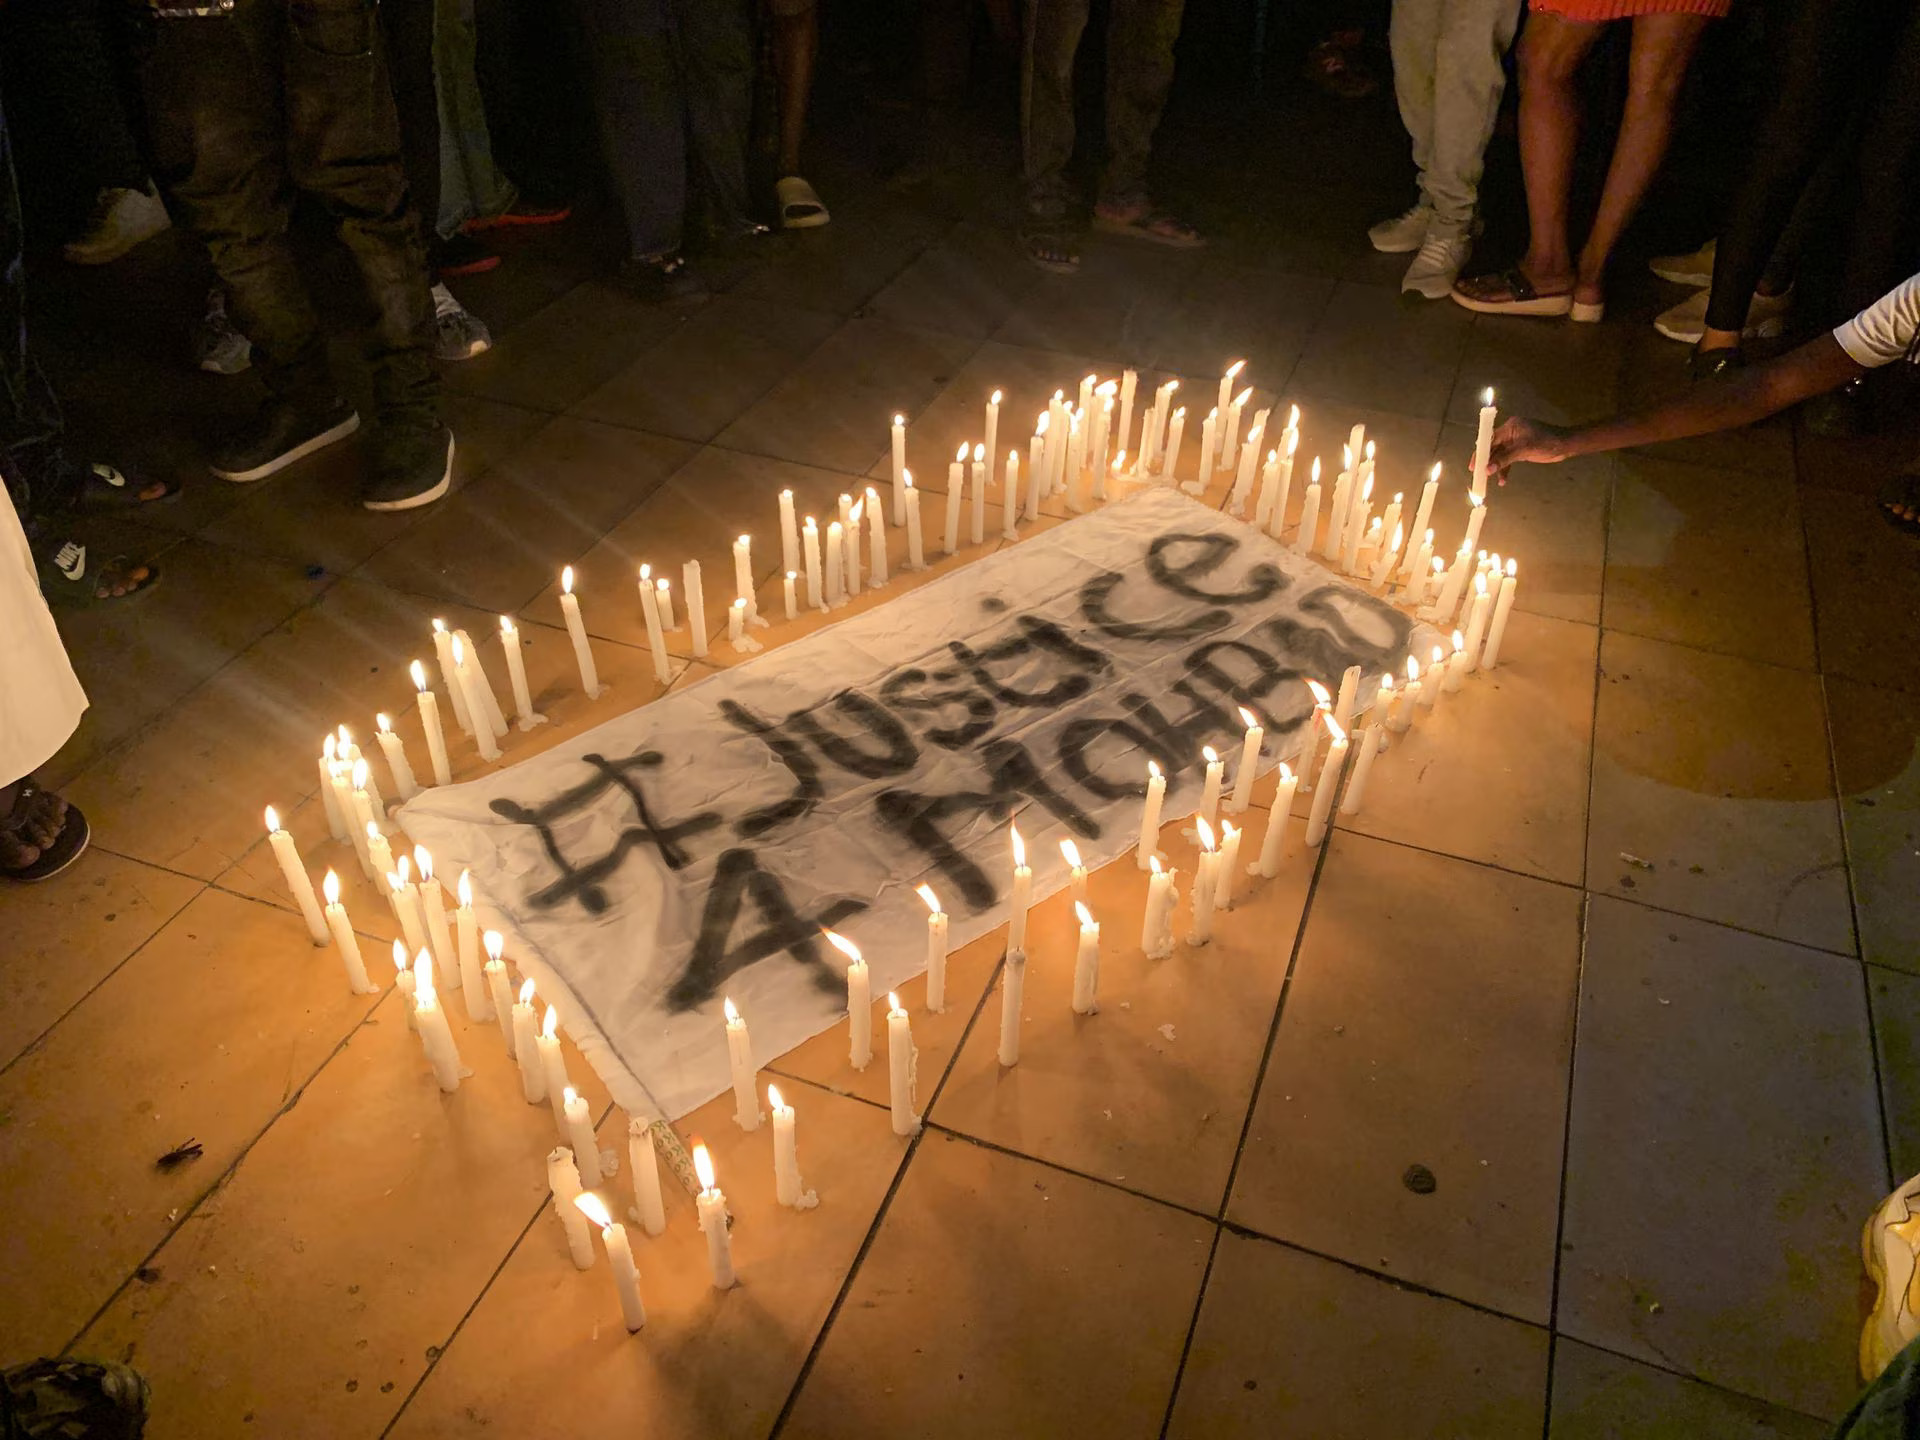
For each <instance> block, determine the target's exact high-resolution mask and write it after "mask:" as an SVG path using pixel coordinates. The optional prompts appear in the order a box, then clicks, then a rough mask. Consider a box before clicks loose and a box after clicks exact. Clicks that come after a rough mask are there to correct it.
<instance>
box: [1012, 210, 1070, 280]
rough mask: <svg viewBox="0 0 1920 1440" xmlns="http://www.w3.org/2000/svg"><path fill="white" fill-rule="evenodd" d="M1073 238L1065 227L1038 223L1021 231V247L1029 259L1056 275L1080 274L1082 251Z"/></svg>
mask: <svg viewBox="0 0 1920 1440" xmlns="http://www.w3.org/2000/svg"><path fill="white" fill-rule="evenodd" d="M1073 238H1074V237H1073V232H1072V231H1071V230H1069V229H1067V228H1066V227H1065V226H1064V225H1055V224H1051V223H1041V222H1036V223H1034V224H1032V225H1028V226H1025V227H1023V228H1022V229H1021V231H1020V245H1021V248H1022V249H1024V250H1025V251H1026V252H1027V259H1029V260H1031V261H1032V262H1033V263H1034V264H1036V265H1038V266H1039V267H1040V268H1041V269H1042V270H1049V271H1051V272H1052V273H1054V274H1055V275H1073V274H1077V273H1078V272H1079V269H1080V251H1079V247H1078V246H1076V245H1075V244H1074V243H1073ZM1062 257H1064V258H1062Z"/></svg>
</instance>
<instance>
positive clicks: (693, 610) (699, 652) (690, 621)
mask: <svg viewBox="0 0 1920 1440" xmlns="http://www.w3.org/2000/svg"><path fill="white" fill-rule="evenodd" d="M746 538H747V537H746V536H744V535H742V536H741V537H740V540H739V541H737V542H735V544H734V552H733V562H734V578H735V580H736V581H738V579H739V575H740V544H741V543H742V542H744V541H745V540H746ZM662 583H663V584H664V583H665V582H664V581H663V582H662ZM680 583H681V585H682V586H683V587H685V589H686V592H687V640H688V641H689V643H690V644H691V646H692V649H693V653H694V654H695V655H696V656H704V655H705V654H706V653H707V587H706V584H705V582H704V581H703V580H702V579H701V575H700V562H699V561H698V560H689V561H687V562H686V563H685V564H683V565H682V566H681V567H680ZM746 595H747V609H748V611H749V613H751V611H752V609H753V582H752V580H751V579H749V580H748V582H747V589H746Z"/></svg>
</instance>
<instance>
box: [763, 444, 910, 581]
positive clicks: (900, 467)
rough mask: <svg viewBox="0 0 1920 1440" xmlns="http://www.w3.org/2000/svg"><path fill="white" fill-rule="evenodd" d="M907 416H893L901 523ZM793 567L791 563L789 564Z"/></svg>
mask: <svg viewBox="0 0 1920 1440" xmlns="http://www.w3.org/2000/svg"><path fill="white" fill-rule="evenodd" d="M906 478H907V417H906V416H904V415H896V416H894V417H893V523H894V524H896V525H899V524H901V523H902V522H903V520H904V518H905V515H906ZM787 568H788V569H790V570H791V569H793V568H794V567H793V565H792V564H791V563H789V564H788V566H787Z"/></svg>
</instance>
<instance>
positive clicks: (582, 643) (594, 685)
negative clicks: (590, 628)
mask: <svg viewBox="0 0 1920 1440" xmlns="http://www.w3.org/2000/svg"><path fill="white" fill-rule="evenodd" d="M560 613H561V614H562V615H563V616H565V617H566V621H567V635H568V638H570V639H571V640H572V641H573V658H574V662H575V663H576V664H578V665H579V667H580V688H581V689H582V690H585V691H586V692H587V698H588V699H589V700H597V699H598V698H599V697H600V672H599V671H598V670H596V669H595V668H594V664H593V651H592V650H591V649H589V648H588V646H587V627H586V626H585V625H584V624H582V623H581V620H580V597H579V596H578V595H575V594H574V593H573V567H572V566H571V565H569V566H567V568H566V569H564V570H562V571H561V572H560ZM658 623H659V622H658V620H657V619H656V621H655V625H656V626H657V625H658ZM665 648H666V647H665V646H664V645H662V646H660V647H658V648H656V650H655V651H654V665H653V669H654V673H655V674H656V675H658V674H661V673H662V672H663V671H664V670H665V668H666V655H665V653H664V651H665ZM661 683H662V684H663V685H664V684H665V683H666V681H665V680H664V679H663V680H662V681H661ZM443 783H444V782H443Z"/></svg>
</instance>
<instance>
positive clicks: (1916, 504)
mask: <svg viewBox="0 0 1920 1440" xmlns="http://www.w3.org/2000/svg"><path fill="white" fill-rule="evenodd" d="M1880 514H1881V517H1882V518H1883V519H1885V520H1886V522H1887V523H1888V524H1889V525H1891V526H1893V528H1894V529H1896V530H1898V531H1900V532H1901V533H1902V534H1905V535H1920V460H1916V461H1915V462H1914V463H1913V464H1911V465H1909V466H1908V467H1907V468H1906V469H1905V470H1903V471H1901V472H1900V473H1899V474H1898V475H1896V476H1894V477H1893V478H1892V479H1891V480H1889V481H1887V483H1886V484H1885V485H1883V486H1881V487H1880Z"/></svg>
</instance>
